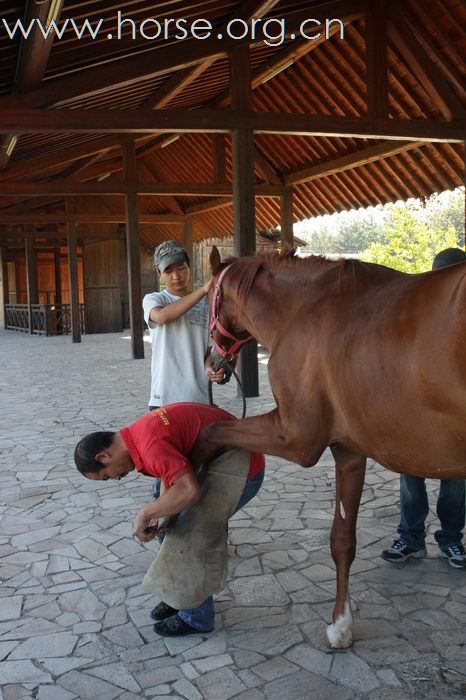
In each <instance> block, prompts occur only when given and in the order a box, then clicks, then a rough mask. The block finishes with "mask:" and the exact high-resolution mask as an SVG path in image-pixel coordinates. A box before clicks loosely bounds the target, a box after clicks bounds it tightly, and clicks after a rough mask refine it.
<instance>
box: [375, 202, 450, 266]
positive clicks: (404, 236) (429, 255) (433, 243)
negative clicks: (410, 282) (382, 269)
mask: <svg viewBox="0 0 466 700" xmlns="http://www.w3.org/2000/svg"><path fill="white" fill-rule="evenodd" d="M383 234H384V241H383V242H382V243H373V244H372V245H370V246H369V248H367V250H365V251H364V253H363V254H362V256H361V258H362V259H363V260H367V261H369V262H376V263H379V264H380V265H386V266H387V267H393V268H394V269H396V270H401V271H402V272H426V271H427V270H430V269H431V267H432V260H433V258H434V256H435V255H436V253H438V252H439V251H440V250H443V249H444V248H450V247H455V246H456V245H457V235H456V231H455V229H454V228H453V226H449V227H448V228H446V229H443V230H442V229H438V228H437V227H435V228H433V227H432V226H431V225H429V224H427V223H424V222H423V221H421V220H420V218H419V217H417V216H416V215H415V213H414V212H412V211H409V210H408V209H407V208H406V207H405V206H404V205H397V206H395V207H393V210H392V211H391V213H390V216H389V218H388V220H387V222H386V224H385V226H384V227H383Z"/></svg>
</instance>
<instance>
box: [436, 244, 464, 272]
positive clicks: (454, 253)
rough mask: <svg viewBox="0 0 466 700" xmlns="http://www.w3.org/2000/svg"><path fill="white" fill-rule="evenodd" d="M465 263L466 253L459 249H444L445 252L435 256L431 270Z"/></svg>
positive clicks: (442, 251)
mask: <svg viewBox="0 0 466 700" xmlns="http://www.w3.org/2000/svg"><path fill="white" fill-rule="evenodd" d="M465 261H466V251H464V250H462V249H461V248H445V250H441V251H440V253H437V255H436V256H435V258H434V261H433V263H432V269H433V270H440V268H441V267H448V266H449V265H456V263H460V262H465Z"/></svg>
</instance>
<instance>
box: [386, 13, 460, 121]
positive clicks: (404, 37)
mask: <svg viewBox="0 0 466 700" xmlns="http://www.w3.org/2000/svg"><path fill="white" fill-rule="evenodd" d="M389 17H390V21H389V23H388V34H389V37H390V41H391V42H392V43H393V45H394V46H395V47H396V48H397V50H398V52H399V54H400V55H401V56H402V58H403V59H404V61H405V64H406V67H407V68H408V70H410V71H412V73H413V74H414V75H415V76H416V78H417V80H418V81H419V83H420V84H421V85H422V86H423V87H424V89H425V90H427V91H428V93H429V95H430V96H431V98H432V100H433V101H434V102H435V105H436V106H437V108H438V109H439V111H440V112H441V113H442V114H443V116H444V117H445V118H446V119H463V118H464V117H465V116H466V108H465V107H464V105H463V103H462V101H461V100H460V99H459V98H458V97H457V95H456V93H455V92H454V91H453V90H452V88H451V87H450V85H449V84H448V82H447V81H446V80H445V79H444V77H443V76H442V75H441V73H440V72H439V69H438V67H437V65H436V64H435V63H434V62H433V61H432V59H431V58H430V56H429V54H428V53H427V51H426V50H425V48H424V46H422V44H420V43H419V41H418V39H417V37H416V36H415V35H414V34H413V32H412V31H411V29H410V28H409V26H408V24H407V20H406V17H405V15H404V12H403V8H402V5H401V4H400V3H399V2H398V0H392V1H391V2H390V5H389ZM408 21H409V20H408Z"/></svg>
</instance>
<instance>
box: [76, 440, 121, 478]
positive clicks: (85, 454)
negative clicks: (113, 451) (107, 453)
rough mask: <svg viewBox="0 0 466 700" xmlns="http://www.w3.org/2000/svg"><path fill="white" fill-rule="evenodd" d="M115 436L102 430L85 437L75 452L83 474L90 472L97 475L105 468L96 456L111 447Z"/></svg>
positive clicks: (78, 466)
mask: <svg viewBox="0 0 466 700" xmlns="http://www.w3.org/2000/svg"><path fill="white" fill-rule="evenodd" d="M114 435H115V433H112V432H109V431H103V430H100V431H99V432H96V433H89V435H85V436H84V437H83V438H82V440H80V441H79V442H78V444H77V445H76V448H75V450H74V461H75V463H76V466H77V468H78V471H79V472H81V474H87V473H88V472H93V473H94V474H95V473H96V472H99V471H100V470H101V469H103V468H104V465H103V464H101V463H100V462H98V461H97V460H96V458H95V456H96V454H98V453H99V452H101V451H102V450H106V449H108V448H109V447H110V446H111V444H112V442H113V436H114Z"/></svg>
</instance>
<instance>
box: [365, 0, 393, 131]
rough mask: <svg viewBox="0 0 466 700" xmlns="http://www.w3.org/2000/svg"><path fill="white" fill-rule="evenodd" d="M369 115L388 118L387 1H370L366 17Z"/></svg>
mask: <svg viewBox="0 0 466 700" xmlns="http://www.w3.org/2000/svg"><path fill="white" fill-rule="evenodd" d="M366 81H367V114H368V116H369V117H382V118H383V117H387V116H388V57H387V0H369V12H368V14H367V16H366Z"/></svg>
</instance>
